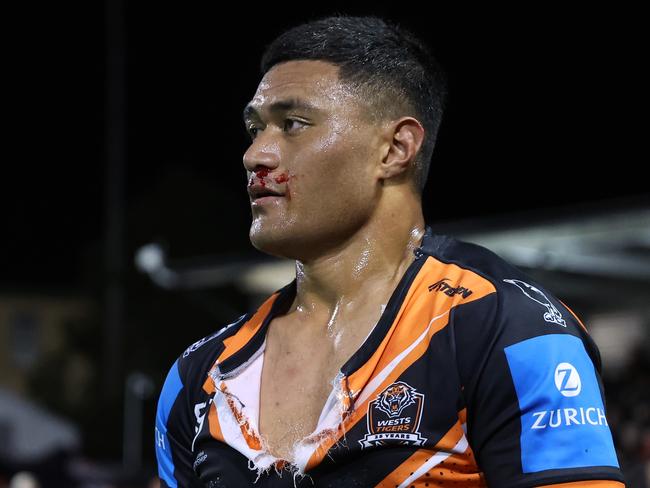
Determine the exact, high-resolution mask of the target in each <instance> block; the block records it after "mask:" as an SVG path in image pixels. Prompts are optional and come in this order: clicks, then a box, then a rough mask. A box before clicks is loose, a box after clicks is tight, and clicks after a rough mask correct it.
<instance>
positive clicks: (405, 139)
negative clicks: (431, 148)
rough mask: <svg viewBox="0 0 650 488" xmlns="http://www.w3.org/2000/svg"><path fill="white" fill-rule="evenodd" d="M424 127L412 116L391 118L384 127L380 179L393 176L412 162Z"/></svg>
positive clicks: (420, 143) (419, 144) (402, 171)
mask: <svg viewBox="0 0 650 488" xmlns="http://www.w3.org/2000/svg"><path fill="white" fill-rule="evenodd" d="M423 141H424V127H422V124H420V122H419V121H418V120H417V119H415V118H413V117H402V118H400V119H399V120H393V121H391V123H390V124H389V125H388V127H387V128H386V142H387V143H388V144H386V145H385V146H384V147H385V148H386V150H385V154H384V157H383V159H382V162H381V166H380V168H381V169H380V179H382V180H385V179H389V178H394V177H396V176H398V175H400V174H402V173H404V172H406V171H407V170H408V169H409V166H411V165H412V164H413V161H414V160H415V156H416V155H417V153H418V151H419V150H420V147H421V146H422V142H423Z"/></svg>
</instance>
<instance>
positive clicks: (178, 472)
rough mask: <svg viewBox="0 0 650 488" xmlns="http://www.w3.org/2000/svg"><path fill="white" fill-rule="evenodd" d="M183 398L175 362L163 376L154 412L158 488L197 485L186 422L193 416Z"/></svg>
mask: <svg viewBox="0 0 650 488" xmlns="http://www.w3.org/2000/svg"><path fill="white" fill-rule="evenodd" d="M184 396H185V385H184V384H183V380H182V379H181V374H180V371H179V361H176V362H175V363H174V365H173V366H172V367H171V369H170V370H169V373H168V374H167V378H166V380H165V384H164V385H163V388H162V391H161V393H160V398H159V400H158V408H157V411H156V428H155V442H156V459H157V461H158V476H159V478H160V481H161V487H162V488H181V487H191V486H198V485H197V484H196V483H197V480H196V476H195V474H194V470H193V469H192V459H193V455H192V450H191V437H192V430H191V428H192V426H191V423H190V422H189V421H188V419H190V417H189V415H193V414H192V412H191V411H189V409H188V407H187V402H185V401H184Z"/></svg>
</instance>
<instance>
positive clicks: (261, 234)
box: [249, 221, 295, 259]
mask: <svg viewBox="0 0 650 488" xmlns="http://www.w3.org/2000/svg"><path fill="white" fill-rule="evenodd" d="M249 237H250V240H251V244H253V247H254V248H255V249H257V250H258V251H260V252H263V253H265V254H270V255H271V256H277V257H281V258H291V259H295V257H294V256H292V255H291V254H292V253H291V251H290V248H291V247H292V246H291V244H292V237H291V233H290V232H289V230H288V229H283V228H280V227H277V226H266V225H264V226H263V225H260V224H259V222H255V221H253V224H252V225H251V229H250V232H249Z"/></svg>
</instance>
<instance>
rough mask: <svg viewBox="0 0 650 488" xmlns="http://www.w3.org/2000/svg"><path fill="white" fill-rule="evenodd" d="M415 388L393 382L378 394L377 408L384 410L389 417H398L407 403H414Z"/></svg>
mask: <svg viewBox="0 0 650 488" xmlns="http://www.w3.org/2000/svg"><path fill="white" fill-rule="evenodd" d="M414 391H415V390H414V389H413V388H411V387H410V386H408V385H407V384H406V383H402V382H401V381H400V382H399V383H393V384H392V385H390V386H389V387H388V388H386V389H385V390H384V391H382V392H381V393H380V394H379V403H377V405H376V407H375V408H377V409H379V410H381V411H382V412H384V413H385V414H386V415H388V416H389V417H391V418H394V417H399V416H400V415H401V413H402V410H404V409H405V408H406V407H408V406H409V405H412V404H414V403H415V398H414V397H415V395H414V394H413V392H414Z"/></svg>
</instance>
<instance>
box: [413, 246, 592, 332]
mask: <svg viewBox="0 0 650 488" xmlns="http://www.w3.org/2000/svg"><path fill="white" fill-rule="evenodd" d="M428 244H429V246H428V249H425V252H426V253H427V254H429V255H430V256H431V258H433V259H434V260H437V261H438V262H439V263H440V266H442V267H444V268H447V269H446V270H445V271H447V270H448V269H449V268H450V267H457V268H459V269H460V270H462V271H461V275H462V276H463V278H464V280H465V282H466V283H468V284H474V286H482V287H484V288H488V289H490V290H491V291H493V293H484V294H483V296H482V298H483V299H482V300H481V301H480V302H481V303H476V304H474V305H473V307H470V308H480V309H481V312H482V313H483V314H485V313H487V312H489V315H490V316H492V317H493V318H494V320H493V323H492V325H493V326H495V327H499V328H503V327H506V328H508V329H513V328H514V329H517V328H523V330H521V331H520V332H522V333H524V335H526V333H532V334H534V333H536V332H539V333H545V332H548V331H549V330H552V329H553V328H558V330H559V331H562V332H569V333H575V334H578V335H581V334H583V333H584V331H585V328H584V325H583V324H582V322H581V321H580V319H579V318H578V317H577V316H576V315H575V314H574V313H573V311H571V310H570V309H569V307H568V306H567V305H566V304H564V303H563V302H562V301H561V300H560V299H559V298H558V297H556V296H555V294H554V293H553V292H552V291H551V290H549V289H548V288H546V287H545V286H544V285H543V284H541V283H539V282H538V281H536V280H535V279H534V278H532V277H531V276H529V275H528V274H526V273H525V272H524V271H522V270H521V269H519V268H517V267H516V266H514V265H513V264H511V263H509V262H508V261H506V260H505V259H503V258H502V257H501V256H499V255H497V254H496V253H494V252H493V251H491V250H490V249H488V248H486V247H484V246H481V245H478V244H474V243H471V242H466V241H462V240H460V239H456V238H454V237H451V236H447V235H433V236H432V239H431V240H429V242H428ZM438 272H439V271H438ZM465 288H469V286H466V287H465ZM470 291H471V290H470ZM468 312H469V311H468ZM484 316H485V315H484ZM486 325H487V324H486V322H485V321H482V324H481V326H482V327H485V326H486ZM512 332H515V330H513V331H512ZM515 335H518V334H515Z"/></svg>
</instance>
